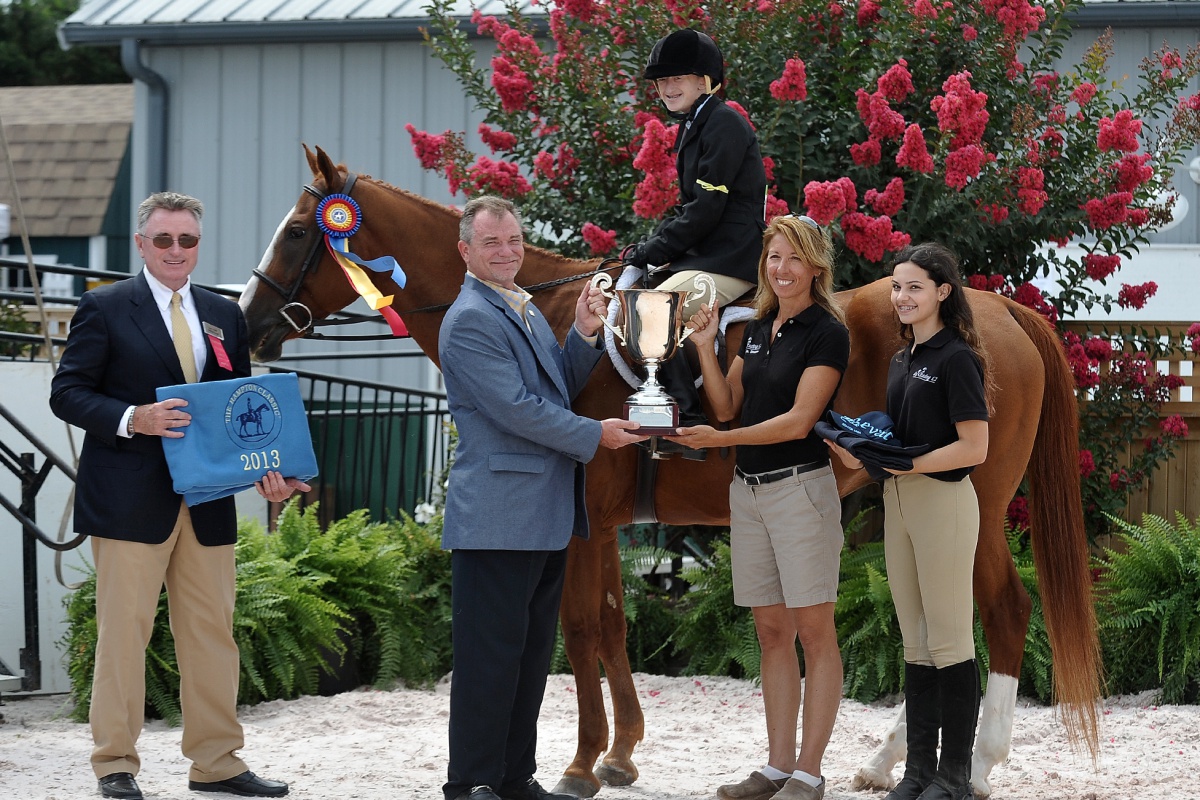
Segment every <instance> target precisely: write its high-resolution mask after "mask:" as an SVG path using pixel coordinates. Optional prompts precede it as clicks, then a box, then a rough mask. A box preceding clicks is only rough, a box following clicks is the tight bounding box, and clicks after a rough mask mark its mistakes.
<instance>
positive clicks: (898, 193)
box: [863, 177, 904, 217]
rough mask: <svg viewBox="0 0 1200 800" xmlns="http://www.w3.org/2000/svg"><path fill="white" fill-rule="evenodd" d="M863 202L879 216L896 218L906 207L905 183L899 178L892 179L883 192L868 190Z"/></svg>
mask: <svg viewBox="0 0 1200 800" xmlns="http://www.w3.org/2000/svg"><path fill="white" fill-rule="evenodd" d="M863 202H865V203H866V204H867V205H869V206H870V207H871V208H873V209H874V210H875V212H876V213H878V214H883V215H884V216H887V217H894V216H896V214H898V213H899V212H900V209H901V208H902V207H903V206H904V181H903V180H901V179H900V178H898V177H897V178H892V179H891V180H890V181H888V185H887V186H886V187H884V190H883V191H882V192H878V191H876V190H874V189H867V193H866V194H865V195H863Z"/></svg>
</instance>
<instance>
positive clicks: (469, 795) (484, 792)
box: [454, 786, 500, 800]
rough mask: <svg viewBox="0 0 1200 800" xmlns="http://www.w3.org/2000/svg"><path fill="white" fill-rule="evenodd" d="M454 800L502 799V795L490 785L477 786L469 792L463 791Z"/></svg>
mask: <svg viewBox="0 0 1200 800" xmlns="http://www.w3.org/2000/svg"><path fill="white" fill-rule="evenodd" d="M454 800H500V795H498V794H496V793H495V792H493V791H492V787H490V786H476V787H475V788H473V789H471V790H470V791H469V792H463V793H462V794H460V795H459V796H458V797H456V798H454Z"/></svg>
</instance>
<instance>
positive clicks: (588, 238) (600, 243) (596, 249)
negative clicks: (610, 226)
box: [580, 222, 617, 256]
mask: <svg viewBox="0 0 1200 800" xmlns="http://www.w3.org/2000/svg"><path fill="white" fill-rule="evenodd" d="M580 234H581V235H582V236H583V240H584V241H585V242H587V245H588V247H590V248H591V249H592V253H593V254H595V255H598V256H602V255H606V254H607V253H611V252H612V251H613V249H615V248H616V246H617V232H616V231H614V230H607V231H606V230H604V229H603V228H601V227H600V226H599V225H595V224H593V223H591V222H585V223H583V229H582V230H581V231H580Z"/></svg>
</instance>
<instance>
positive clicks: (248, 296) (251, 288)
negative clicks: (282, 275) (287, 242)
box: [238, 206, 296, 314]
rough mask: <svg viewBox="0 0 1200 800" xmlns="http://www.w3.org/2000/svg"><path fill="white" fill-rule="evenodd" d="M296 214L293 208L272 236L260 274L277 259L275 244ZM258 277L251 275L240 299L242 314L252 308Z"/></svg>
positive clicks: (260, 262)
mask: <svg viewBox="0 0 1200 800" xmlns="http://www.w3.org/2000/svg"><path fill="white" fill-rule="evenodd" d="M295 213H296V207H295V206H292V210H291V211H289V212H288V213H287V214H286V215H285V216H284V218H283V219H281V220H280V221H279V227H278V228H276V229H275V233H274V234H273V235H272V236H271V243H270V244H269V245H267V252H265V253H263V257H262V260H261V261H259V262H258V270H259V272H266V270H267V267H269V266H270V265H271V261H272V260H273V259H274V258H275V242H276V241H277V240H278V239H279V234H280V232H281V231H282V230H283V226H284V225H286V224H287V221H288V220H289V219H291V218H292V215H293V214H295ZM258 283H259V280H258V276H257V275H251V276H250V280H248V281H246V288H245V289H243V290H242V296H241V297H239V298H238V305H239V306H241V307H242V313H243V314H244V313H246V309H248V308H250V302H251V301H252V300H253V299H254V292H255V290H256V289H258Z"/></svg>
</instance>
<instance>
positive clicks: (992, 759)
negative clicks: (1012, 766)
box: [971, 672, 1017, 797]
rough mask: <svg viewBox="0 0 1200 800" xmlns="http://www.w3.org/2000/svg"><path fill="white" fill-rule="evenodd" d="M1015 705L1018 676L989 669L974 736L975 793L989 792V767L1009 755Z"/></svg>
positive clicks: (972, 772) (972, 783) (973, 770)
mask: <svg viewBox="0 0 1200 800" xmlns="http://www.w3.org/2000/svg"><path fill="white" fill-rule="evenodd" d="M1016 706H1017V679H1016V678H1014V677H1012V676H1011V675H1000V674H997V673H995V672H992V673H989V674H988V687H987V692H985V693H984V695H983V714H982V716H981V719H980V721H979V733H978V734H976V736H975V755H974V756H972V757H971V786H972V788H974V789H975V796H976V797H989V796H991V794H992V785H991V784H990V783H988V775H989V774H991V771H992V767H994V766H996V765H997V764H1003V763H1004V760H1005V759H1006V758H1008V751H1009V748H1010V747H1011V746H1012V726H1013V714H1014V713H1015V709H1016Z"/></svg>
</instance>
